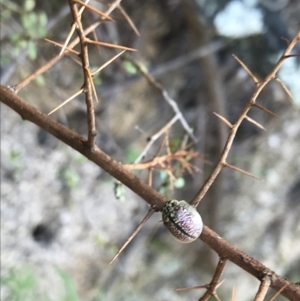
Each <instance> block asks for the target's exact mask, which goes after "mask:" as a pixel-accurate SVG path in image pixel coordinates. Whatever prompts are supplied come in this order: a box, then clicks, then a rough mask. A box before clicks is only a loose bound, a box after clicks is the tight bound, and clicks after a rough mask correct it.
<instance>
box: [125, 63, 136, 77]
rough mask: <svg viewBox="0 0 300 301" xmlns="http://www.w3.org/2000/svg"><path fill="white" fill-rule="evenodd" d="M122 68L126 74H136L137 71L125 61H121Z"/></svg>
mask: <svg viewBox="0 0 300 301" xmlns="http://www.w3.org/2000/svg"><path fill="white" fill-rule="evenodd" d="M123 66H124V68H125V70H126V71H127V72H128V73H130V74H136V72H137V70H136V68H135V66H134V65H133V64H132V63H131V62H130V61H127V60H125V61H123Z"/></svg>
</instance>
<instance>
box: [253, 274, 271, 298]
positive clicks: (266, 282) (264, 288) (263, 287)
mask: <svg viewBox="0 0 300 301" xmlns="http://www.w3.org/2000/svg"><path fill="white" fill-rule="evenodd" d="M269 287H270V278H269V276H268V275H266V276H265V277H264V278H263V280H262V282H261V283H260V286H259V288H258V291H257V294H256V296H255V299H254V301H264V299H265V296H266V294H267V292H268V289H269Z"/></svg>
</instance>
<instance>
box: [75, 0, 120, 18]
mask: <svg viewBox="0 0 300 301" xmlns="http://www.w3.org/2000/svg"><path fill="white" fill-rule="evenodd" d="M73 1H74V2H77V3H79V4H81V5H83V6H85V7H86V8H88V9H90V10H91V11H93V12H94V13H96V14H98V15H100V16H101V17H104V18H106V19H107V20H109V21H115V20H114V19H113V18H111V17H110V16H108V15H107V14H105V13H104V12H102V11H101V10H98V9H97V8H95V7H93V6H91V5H88V4H86V3H84V2H82V1H80V0H73Z"/></svg>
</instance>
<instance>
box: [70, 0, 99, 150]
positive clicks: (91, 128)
mask: <svg viewBox="0 0 300 301" xmlns="http://www.w3.org/2000/svg"><path fill="white" fill-rule="evenodd" d="M69 6H70V9H71V13H72V16H73V19H74V22H75V23H76V25H77V29H78V30H77V32H78V36H79V39H80V45H81V60H82V67H83V74H84V92H85V101H86V108H87V123H88V139H87V143H88V146H89V147H90V148H91V149H93V148H94V146H95V136H96V124H95V112H94V104H93V96H92V94H93V92H92V83H91V80H90V76H89V73H90V70H89V69H90V66H89V53H88V44H87V41H86V37H85V34H84V31H83V27H82V24H81V20H80V16H79V15H78V9H77V5H76V3H74V1H73V0H69Z"/></svg>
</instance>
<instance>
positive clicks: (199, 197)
mask: <svg viewBox="0 0 300 301" xmlns="http://www.w3.org/2000/svg"><path fill="white" fill-rule="evenodd" d="M299 41H300V31H299V32H298V33H297V35H296V36H295V37H294V38H293V40H292V41H291V42H290V43H289V45H288V46H287V49H286V50H285V51H284V53H283V55H282V56H281V58H280V59H279V61H278V62H277V64H276V65H275V66H274V68H273V69H272V70H271V72H270V73H269V74H268V75H267V76H266V78H265V79H264V80H262V81H261V82H257V85H256V88H255V90H254V92H253V94H252V96H251V98H250V100H249V101H248V103H247V104H246V106H245V107H244V109H243V111H242V112H241V114H240V116H239V117H238V119H237V121H236V122H235V123H234V124H233V125H232V127H231V129H230V132H229V136H228V138H227V141H226V144H225V146H224V149H223V152H222V154H221V158H220V160H219V162H218V164H217V166H216V167H215V169H214V170H213V172H212V173H211V175H210V176H209V177H208V179H207V180H206V181H205V183H204V184H203V186H202V187H201V189H200V190H199V191H198V193H197V194H196V196H195V197H194V199H193V200H192V201H191V205H193V206H195V207H197V206H198V204H199V202H200V201H201V200H202V199H203V197H204V196H205V194H206V192H207V191H208V189H209V188H210V186H211V185H212V183H213V182H214V181H215V179H216V177H217V176H218V174H219V173H220V171H221V169H222V168H223V166H224V165H226V159H227V156H228V154H229V151H230V148H231V145H232V143H233V140H234V137H235V135H236V132H237V130H238V128H239V126H240V124H241V123H242V121H243V120H244V119H245V118H246V116H247V114H248V112H249V110H250V109H251V108H252V107H253V106H256V107H258V108H261V106H260V105H257V104H256V99H257V97H258V95H259V94H260V92H261V91H262V89H263V88H264V87H265V86H266V85H267V84H268V83H269V82H270V81H271V80H273V79H275V78H276V73H277V71H278V70H279V68H280V66H281V65H282V63H283V61H284V60H285V59H286V56H287V55H288V54H289V53H290V52H291V50H292V49H293V48H294V46H295V45H296V44H297V43H298V42H299ZM254 80H255V79H254ZM268 113H270V111H269V112H268Z"/></svg>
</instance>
